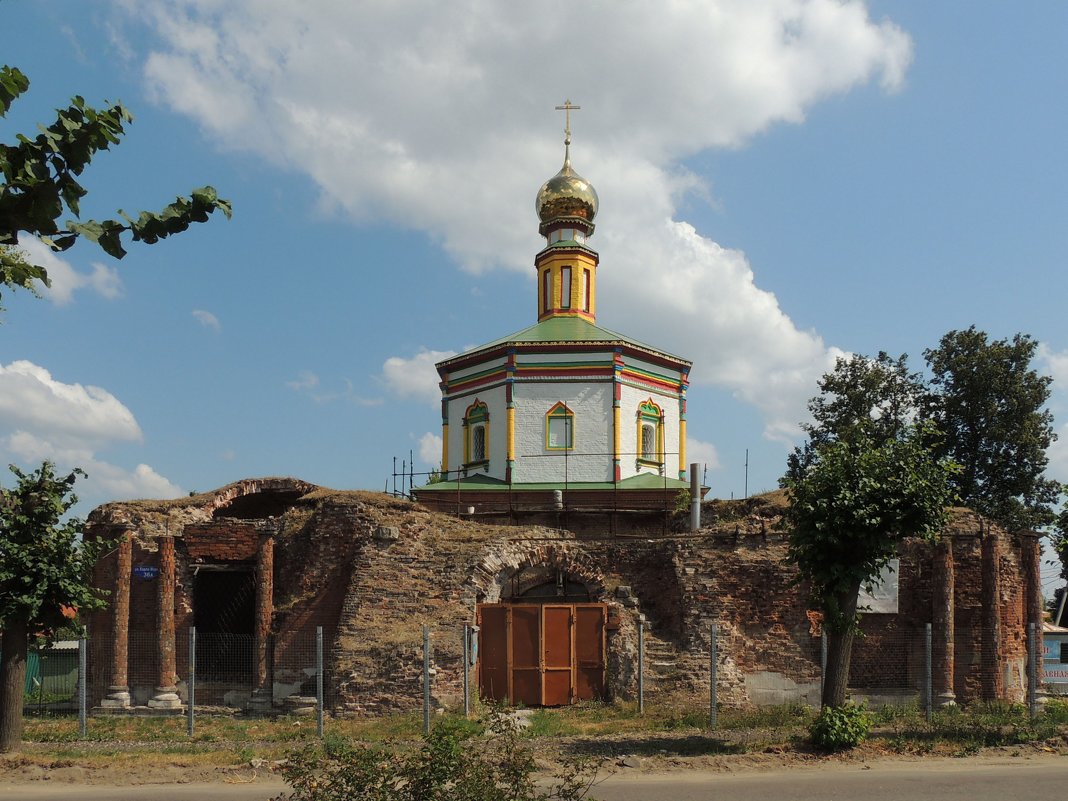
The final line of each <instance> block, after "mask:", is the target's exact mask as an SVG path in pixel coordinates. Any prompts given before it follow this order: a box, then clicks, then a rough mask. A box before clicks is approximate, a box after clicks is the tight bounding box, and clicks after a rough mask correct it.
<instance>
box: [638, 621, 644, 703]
mask: <svg viewBox="0 0 1068 801" xmlns="http://www.w3.org/2000/svg"><path fill="white" fill-rule="evenodd" d="M638 714H639V715H644V714H645V616H644V615H639V616H638Z"/></svg>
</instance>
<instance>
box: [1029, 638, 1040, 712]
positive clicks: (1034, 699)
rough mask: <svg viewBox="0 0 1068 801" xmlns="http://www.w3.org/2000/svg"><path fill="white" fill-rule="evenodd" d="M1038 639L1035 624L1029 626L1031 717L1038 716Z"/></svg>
mask: <svg viewBox="0 0 1068 801" xmlns="http://www.w3.org/2000/svg"><path fill="white" fill-rule="evenodd" d="M1037 645H1038V638H1037V637H1036V636H1035V624H1034V623H1028V624H1027V708H1028V710H1030V712H1031V717H1032V718H1033V717H1035V716H1036V715H1037V714H1038V658H1037V657H1038V653H1037V652H1038V648H1037Z"/></svg>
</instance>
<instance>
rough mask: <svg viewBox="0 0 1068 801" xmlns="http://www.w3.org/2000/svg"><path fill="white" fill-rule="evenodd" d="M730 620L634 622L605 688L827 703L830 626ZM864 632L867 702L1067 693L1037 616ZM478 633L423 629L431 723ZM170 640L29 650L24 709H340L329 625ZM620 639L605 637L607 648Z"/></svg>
mask: <svg viewBox="0 0 1068 801" xmlns="http://www.w3.org/2000/svg"><path fill="white" fill-rule="evenodd" d="M730 629H731V627H730V626H728V625H725V624H720V623H712V624H710V625H709V626H708V631H707V632H706V634H707V639H704V638H702V639H701V641H700V643H699V644H698V646H697V647H695V648H691V649H689V650H688V651H686V652H676V653H675V654H674V658H673V657H672V654H670V653H668V652H667V651H665V650H663V648H662V647H660V643H659V641H658V640H657V638H656V637H655V636H654V635H653V634H652V632H650V631H647V630H646V629H645V627H644V624H641V623H640V624H639V625H638V627H637V631H636V639H635V641H634V642H633V643H632V644H633V645H634V648H633V649H632V650H631V651H630V652H629V653H630V657H629V658H631V659H632V660H633V662H632V665H631V667H632V669H633V672H632V673H630V674H628V675H630V678H631V679H632V681H629V684H628V685H627V687H628V688H633V690H631V689H624V690H623V692H620V689H621V688H620V687H611V686H608V689H607V692H608V694H614V695H615V697H628V696H629V697H633V698H634V700H636V702H637V705H638V709H639V712H646V711H647V710H649V711H652V710H653V709H655V707H656V706H657V705H660V704H674V703H677V698H678V697H679V695H680V694H682V695H687V696H688V698H689V699H690V701H691V702H692V699H693V696H694V691H695V688H696V689H697V691H698V692H700V694H702V695H704V697H705V698H706V699H707V703H708V706H707V709H708V714H709V722H710V724H711V725H712V726H715V725H716V713H717V710H718V709H719V708H721V707H724V706H738V705H746V706H750V705H768V704H774V703H797V702H805V703H810V704H812V705H818V704H819V698H820V688H821V687H822V683H823V679H824V675H825V670H826V658H827V653H828V644H827V638H826V636H825V635H821V633H820V632H819V631H818V630H813V631H810V632H806V633H805V636H804V637H802V638H801V640H802V641H801V642H800V643H799V642H798V641H796V640H792V641H791V640H790V638H789V637H786V636H783V635H781V633H778V632H770V633H769V635H768V636H767V637H765V639H763V640H761V641H759V642H758V643H757V644H756V646H754V642H755V641H754V640H753V638H751V637H750V638H748V639H747V638H742V637H739V636H737V634H735V633H731V631H730ZM864 629H865V631H864V633H863V634H862V635H859V636H858V637H857V638H856V639H855V641H854V644H853V650H852V659H851V668H850V673H849V682H848V686H849V694H850V696H851V697H852V698H854V699H855V700H863V701H865V702H867V703H868V704H869V705H870V706H875V707H878V706H882V705H886V704H904V705H917V706H919V707H920V708H923V709H926V710H928V712H930V710H932V709H933V708H935V707H936V706H937V705H939V704H942V703H946V702H948V701H952V700H957V701H969V700H974V699H985V698H1000V699H1009V700H1016V701H1020V702H1026V703H1028V704H1029V705H1030V707H1031V710H1032V713H1034V712H1035V710H1036V709H1037V699H1038V696H1039V694H1040V693H1050V694H1053V693H1057V694H1061V693H1063V692H1064V691H1065V689H1068V683H1066V682H1065V678H1064V675H1065V670H1066V668H1068V664H1066V663H1065V662H1062V657H1064V656H1068V642H1065V643H1061V642H1059V641H1058V640H1056V639H1051V640H1047V641H1046V642H1045V643H1044V644H1043V643H1042V640H1041V638H1040V632H1039V631H1037V630H1036V627H1035V626H1034V625H1033V624H1031V625H1029V626H1027V627H1025V628H1024V630H1023V634H1022V636H1019V637H1018V638H1017V639H1018V641H1017V639H1012V638H1010V639H1009V641H996V640H995V638H992V637H990V636H984V635H986V634H988V633H987V632H984V631H981V630H971V629H957V630H956V631H955V632H954V634H953V637H952V638H950V637H948V636H944V635H943V636H942V637H939V636H937V635H936V634H935V633H934V632H932V627H931V625H930V624H926V625H919V626H905V625H901V624H900V623H898V622H897V621H896V620H894V619H891V618H889V617H888V618H886V619H885V620H882V621H881V622H880V621H874V622H873V621H872V620H867V621H865V625H864ZM484 634H485V632H484V631H481V632H480V631H479V629H478V627H475V626H471V625H464V626H460V627H438V628H435V629H434V630H433V631H431V629H429V628H424V630H423V634H422V638H421V639H422V643H421V646H422V647H421V649H419V653H418V659H419V661H420V662H421V664H420V665H419V666H418V668H419V669H418V670H417V671H413V674H414V675H419V680H418V681H412V682H411V683H410V693H411V694H410V696H409V701H410V703H409V704H407V706H408V707H409V708H412V709H417V708H419V707H420V706H421V707H422V711H423V719H424V726H425V727H427V728H428V727H429V724H430V719H431V713H432V711H433V710H434V709H435V708H440V707H441V706H442V705H443V703H444V702H443V700H442V699H443V698H446V697H448V700H449V704H450V705H453V706H456V707H458V706H459V703H460V700H461V699H460V697H458V696H457V695H456V692H455V691H456V688H457V687H458V686H459V687H460V688H461V692H462V708H463V711H464V712H465V713H468V712H470V710H471V707H472V704H473V701H474V699H476V698H478V697H479V695H480V688H479V671H480V669H482V668H484V664H483V662H484V659H483V657H485V659H492V658H495V657H494V656H493V650H494V648H499V647H500V644H499V643H498V644H493V643H487V642H485V641H484V640H483V635H484ZM452 638H455V642H453V641H451V640H452ZM776 638H778V640H777V639H776ZM992 640H994V642H993V643H992V644H991V641H992ZM776 641H778V642H779V644H780V646H781V647H780V648H779V650H778V652H777V653H773V652H772V651H773V650H774V649H771V648H768V647H767V644H768V643H769V642H770V643H775V642H776ZM173 642H174V647H173V650H172V651H171V652H167V651H164V650H163V645H162V643H161V638H159V637H158V636H156V635H155V634H154V633H151V632H131V633H130V634H129V635H128V639H127V642H126V643H125V644H123V643H115V642H106V643H105V642H100V641H99V640H97V641H93V642H90V641H89V640H87V639H82V640H73V641H62V642H58V643H55V644H53V645H51V646H47V647H45V646H43V645H41V646H37V647H34V648H31V650H30V654H29V659H28V660H27V677H26V687H25V706H24V712H25V713H26V714H31V715H43V714H74V713H79V714H80V716H81V721H82V733H83V735H84V734H85V732H86V729H87V725H88V719H89V717H90V715H91V714H107V713H112V714H122V713H128V712H131V711H135V710H136V711H138V712H141V713H144V712H146V711H147V712H148V713H150V714H152V713H155V714H160V715H174V716H177V715H182V716H185V717H186V719H187V720H188V729H189V732H190V734H192V733H193V731H194V729H195V726H196V718H197V716H199V715H205V714H228V715H245V716H248V715H296V716H307V717H308V718H315V719H316V720H317V723H318V731H319V733H320V734H322V731H323V721H324V716H325V715H326V714H328V713H329V712H331V711H334V710H337V709H339V708H340V707H341V706H342V705H343V704H342V703H341V702H342V701H343V699H341V698H339V695H338V689H337V684H338V682H337V681H336V680H335V677H334V676H333V675H332V671H331V669H330V667H329V663H328V660H327V659H326V658H325V657H326V656H327V654H325V653H324V634H323V629H322V628H317V629H308V630H297V631H292V632H288V633H286V634H285V635H284V636H272V637H269V638H265V639H263V640H262V641H260V640H259V639H257V638H256V637H254V636H253V635H238V634H225V633H219V632H198V631H197V630H196V629H195V628H190V629H188V630H187V631H186V632H185V636H179V637H176V638H175V640H174V641H173ZM327 642H329V639H327ZM123 645H124V646H125V652H124V649H123ZM445 646H447V647H445ZM457 646H458V649H459V652H460V653H461V654H463V657H462V658H460V659H458V660H455V662H453V661H450V662H449V665H450V669H449V670H448V671H442V670H441V669H440V668H441V667H442V665H441V664H439V663H437V662H436V661H435V657H434V652H435V647H438V648H440V649H441V650H442V652H443V655H444V651H448V652H450V653H451V654H455V652H456V650H457ZM612 648H613V646H612V645H611V644H610V645H609V651H611V650H612ZM506 650H507V652H508V654H509V657H508V661H507V663H506V665H505V666H506V669H507V670H510V671H511V670H515V671H524V670H525V671H527V673H526V674H524V675H523V677H521V678H522V681H523V682H526V684H525V685H524V686H526V687H529V686H530V682H531V681H535V682H537V681H542V682H543V683H545V684H546V686H548V683H549V682H557V683H559V682H560V681H565V682H566V680H567V679H566V676H565V674H566V673H567V670H568V669H569V666H568V665H567V664H564V663H563V662H561V663H560V664H555V663H553V664H550V662H551V661H552V659H556V658H557V657H558V656H559V653H556V654H555V655H552V656H551V657H550V655H548V652H546V654H547V655H546V656H544V657H537V658H535V659H534V660H533V661H532V662H531V664H530V665H520V664H519V663H518V662H516V661H514V660H512V656H511V654H512V653H513V651H512V650H510V649H506ZM480 651H482V652H483V653H481V654H480ZM515 653H518V651H515ZM583 653H584V651H583V648H582V646H581V644H575V643H574V642H573V650H572V656H571V657H569V659H571V660H572V661H573V664H572V665H571V666H570V669H571V675H572V676H573V677H577V676H579V673H580V672H581V670H582V669H583V668H582V667H581V665H580V664H579V663H580V662H581V659H582V654H583ZM586 653H588V652H586ZM784 654H785V657H786V658H784ZM617 657H618V655H617V656H616V657H613V656H612V655H611V654H607V655H604V657H603V658H604V660H605V661H604V662H603V663H602V670H608V667H607V663H608V662H611V661H612V659H614V658H617ZM566 661H567V660H565V662H566ZM442 664H444V663H442ZM1062 664H1064V665H1065V667H1063V668H1062V667H1061V665H1062ZM412 667H413V668H416V666H415V665H413V666H412ZM617 669H618V668H617ZM554 670H555V671H557V672H556V673H555V674H553V671H554ZM452 672H455V673H457V675H455V676H454V675H451V673H452ZM550 674H552V675H550ZM414 675H413V678H414ZM516 676H519V674H518V673H516ZM562 676H564V678H561V677H562ZM531 677H533V679H532V678H531ZM367 679H368V681H367V682H366V684H367V686H371V685H373V681H374V679H373V677H371V676H369V677H367ZM511 680H512V679H511V678H509V679H508V681H511ZM516 680H517V682H518V681H519V678H517V679H516ZM574 680H575V678H572V681H574ZM510 686H511V684H509V687H510ZM591 686H592V685H591ZM603 686H607V685H603ZM702 687H703V688H704V689H703V690H702V689H701V688H702ZM955 691H956V695H955ZM570 697H571V698H572V699H573V698H574V697H575V696H574V695H572V696H570ZM512 700H516V699H512ZM457 711H459V710H457Z"/></svg>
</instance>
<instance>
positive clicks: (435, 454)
mask: <svg viewBox="0 0 1068 801" xmlns="http://www.w3.org/2000/svg"><path fill="white" fill-rule="evenodd" d="M419 459H420V461H422V463H423V464H425V465H430V466H431V467H440V466H441V435H440V434H432V433H430V432H429V431H428V432H427V433H425V434H423V436H421V437H419Z"/></svg>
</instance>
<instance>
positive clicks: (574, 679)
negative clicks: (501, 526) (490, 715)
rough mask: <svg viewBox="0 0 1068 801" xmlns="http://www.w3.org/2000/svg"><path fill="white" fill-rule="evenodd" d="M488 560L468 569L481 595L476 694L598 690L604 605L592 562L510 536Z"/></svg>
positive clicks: (531, 698)
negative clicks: (508, 543)
mask: <svg viewBox="0 0 1068 801" xmlns="http://www.w3.org/2000/svg"><path fill="white" fill-rule="evenodd" d="M492 562H495V563H496V568H497V569H496V570H487V569H481V570H477V571H476V574H477V575H478V576H480V578H481V582H479V583H483V585H484V586H483V587H481V588H480V589H481V593H480V594H481V596H482V598H483V600H484V601H487V602H484V603H480V604H478V605H477V607H476V622H477V624H478V626H479V634H478V686H479V695H480V696H481V697H482V698H483V699H485V700H489V701H497V702H501V703H512V704H520V703H521V704H524V705H526V706H563V705H565V704H573V703H577V702H578V701H586V700H595V699H603V698H605V696H606V687H605V684H606V679H605V665H606V653H607V641H606V631H607V622H608V605H607V604H604V603H599V602H598V600H599V599H600V598H601V597H603V592H604V582H603V579H602V577H601V576H600V575H599V573H598V572H597V571H596V570H595V569H594V566H593V565H592V564H591V563H590V562H589V560H588V559H587V558H585V557H584V556H582V555H581V554H578V553H575V552H574V551H573V550H572V549H571V548H568V547H561V546H560V545H555V546H546V545H539V546H537V547H535V548H532V549H528V547H524V546H523V545H519V544H516V546H513V548H511V549H509V550H508V551H506V552H498V553H496V554H494V557H493V559H492ZM492 562H491V561H489V560H487V562H486V563H484V564H485V567H489V564H491V563H492ZM502 568H503V569H502ZM476 581H477V580H476ZM487 596H488V597H487ZM490 601H491V602H490Z"/></svg>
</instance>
